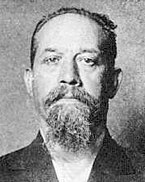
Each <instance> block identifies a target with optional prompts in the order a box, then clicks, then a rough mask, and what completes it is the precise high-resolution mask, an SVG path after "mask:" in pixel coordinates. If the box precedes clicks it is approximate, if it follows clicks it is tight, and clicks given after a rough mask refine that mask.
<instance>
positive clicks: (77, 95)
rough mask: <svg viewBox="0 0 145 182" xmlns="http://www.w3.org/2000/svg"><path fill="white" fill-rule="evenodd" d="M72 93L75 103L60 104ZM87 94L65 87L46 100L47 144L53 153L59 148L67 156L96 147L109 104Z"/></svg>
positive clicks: (57, 89)
mask: <svg viewBox="0 0 145 182" xmlns="http://www.w3.org/2000/svg"><path fill="white" fill-rule="evenodd" d="M68 93H69V98H70V99H72V98H73V99H76V102H63V103H61V102H59V100H61V99H63V98H65V97H66V95H67V94H68ZM102 101H104V100H103V99H101V98H99V99H96V98H94V97H92V96H90V95H89V94H88V93H87V92H86V91H85V90H83V89H80V88H76V87H72V88H71V91H70V89H69V88H68V87H66V86H60V87H57V88H56V89H54V90H52V91H51V92H50V93H49V94H48V95H47V97H46V98H45V99H44V100H43V108H44V111H45V121H46V123H47V127H48V128H47V134H46V136H45V137H46V142H47V145H48V146H49V147H50V148H51V149H53V148H55V146H56V145H59V146H60V147H61V148H63V149H64V150H65V151H67V152H73V153H75V154H80V153H84V152H86V151H88V150H90V148H91V147H92V146H94V145H95V143H96V140H97V138H98V137H99V136H100V134H101V132H102V126H103V123H104V116H105V113H106V111H107V107H106V106H107V104H106V102H102Z"/></svg>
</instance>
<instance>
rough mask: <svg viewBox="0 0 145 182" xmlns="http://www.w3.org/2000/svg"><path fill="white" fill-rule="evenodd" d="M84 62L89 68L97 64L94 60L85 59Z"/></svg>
mask: <svg viewBox="0 0 145 182" xmlns="http://www.w3.org/2000/svg"><path fill="white" fill-rule="evenodd" d="M82 61H83V62H84V63H85V64H86V65H88V66H93V65H94V64H95V60H94V59H93V58H83V59H82Z"/></svg>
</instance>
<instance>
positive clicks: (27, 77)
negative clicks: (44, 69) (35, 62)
mask: <svg viewBox="0 0 145 182" xmlns="http://www.w3.org/2000/svg"><path fill="white" fill-rule="evenodd" d="M24 81H25V85H26V88H27V92H28V94H29V95H30V96H31V97H32V96H33V89H32V83H33V72H32V70H31V69H30V68H28V69H26V70H25V73H24Z"/></svg>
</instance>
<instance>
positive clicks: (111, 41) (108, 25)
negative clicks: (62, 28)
mask: <svg viewBox="0 0 145 182" xmlns="http://www.w3.org/2000/svg"><path fill="white" fill-rule="evenodd" d="M66 13H73V14H80V15H83V16H86V17H88V18H90V19H92V20H94V21H95V22H96V23H98V24H99V25H100V26H101V27H102V30H103V31H102V33H103V34H104V36H103V38H102V41H101V45H100V50H101V51H102V52H103V53H104V55H105V57H106V59H107V62H108V63H109V64H107V65H108V69H110V68H111V69H112V68H114V64H115V58H116V55H117V48H116V34H115V33H114V29H115V28H116V27H117V26H116V25H114V23H113V22H112V21H111V20H110V19H109V18H108V16H107V15H103V14H99V13H91V12H90V11H87V10H85V9H83V8H81V9H78V8H74V7H72V8H61V9H59V10H57V11H56V12H53V13H51V14H48V15H47V16H44V17H43V18H42V19H41V20H40V21H39V22H38V23H37V25H36V28H35V30H34V33H33V35H32V39H31V52H30V60H31V68H33V64H34V59H35V54H36V50H37V47H38V43H37V40H36V34H37V33H38V32H39V31H40V29H41V28H42V27H43V26H44V25H45V23H47V22H48V21H49V20H50V19H52V18H54V17H56V16H59V15H62V14H66Z"/></svg>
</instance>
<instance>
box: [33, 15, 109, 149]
mask: <svg viewBox="0 0 145 182" xmlns="http://www.w3.org/2000/svg"><path fill="white" fill-rule="evenodd" d="M101 31H102V30H101V27H100V26H99V25H97V24H96V23H95V22H94V21H92V20H90V19H88V18H86V17H84V16H80V15H76V14H64V15H60V16H57V17H55V18H53V19H51V20H50V21H49V22H47V23H46V24H45V25H44V26H43V27H42V29H41V30H40V31H39V33H38V34H37V36H36V37H37V41H38V49H37V51H36V56H35V61H34V67H33V73H32V74H33V84H32V87H33V96H34V101H35V105H36V109H37V111H38V113H39V115H40V117H41V118H42V119H43V120H44V121H45V122H46V123H47V124H48V128H49V129H48V130H49V132H48V135H49V137H48V140H52V141H54V143H55V142H57V143H59V144H61V145H64V147H66V148H69V147H68V145H69V144H70V143H72V147H70V148H73V150H74V151H75V150H76V151H77V150H79V148H80V147H81V146H82V148H84V147H85V146H86V145H88V143H89V141H90V138H91V136H92V130H93V128H95V127H97V128H99V125H100V123H101V118H102V116H100V113H103V112H104V113H106V110H107V109H106V108H105V105H103V104H102V103H103V102H104V97H103V91H104V90H103V89H104V82H105V78H104V75H105V74H104V73H105V71H106V64H105V61H104V59H103V57H102V54H101V51H100V50H99V48H98V47H99V44H100V42H101ZM103 107H104V108H103ZM102 110H103V112H102ZM99 111H100V112H99ZM99 117H100V118H99ZM99 120H100V121H99ZM98 132H99V131H98ZM91 140H92V139H91ZM70 145H71V144H70ZM75 145H77V146H75Z"/></svg>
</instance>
